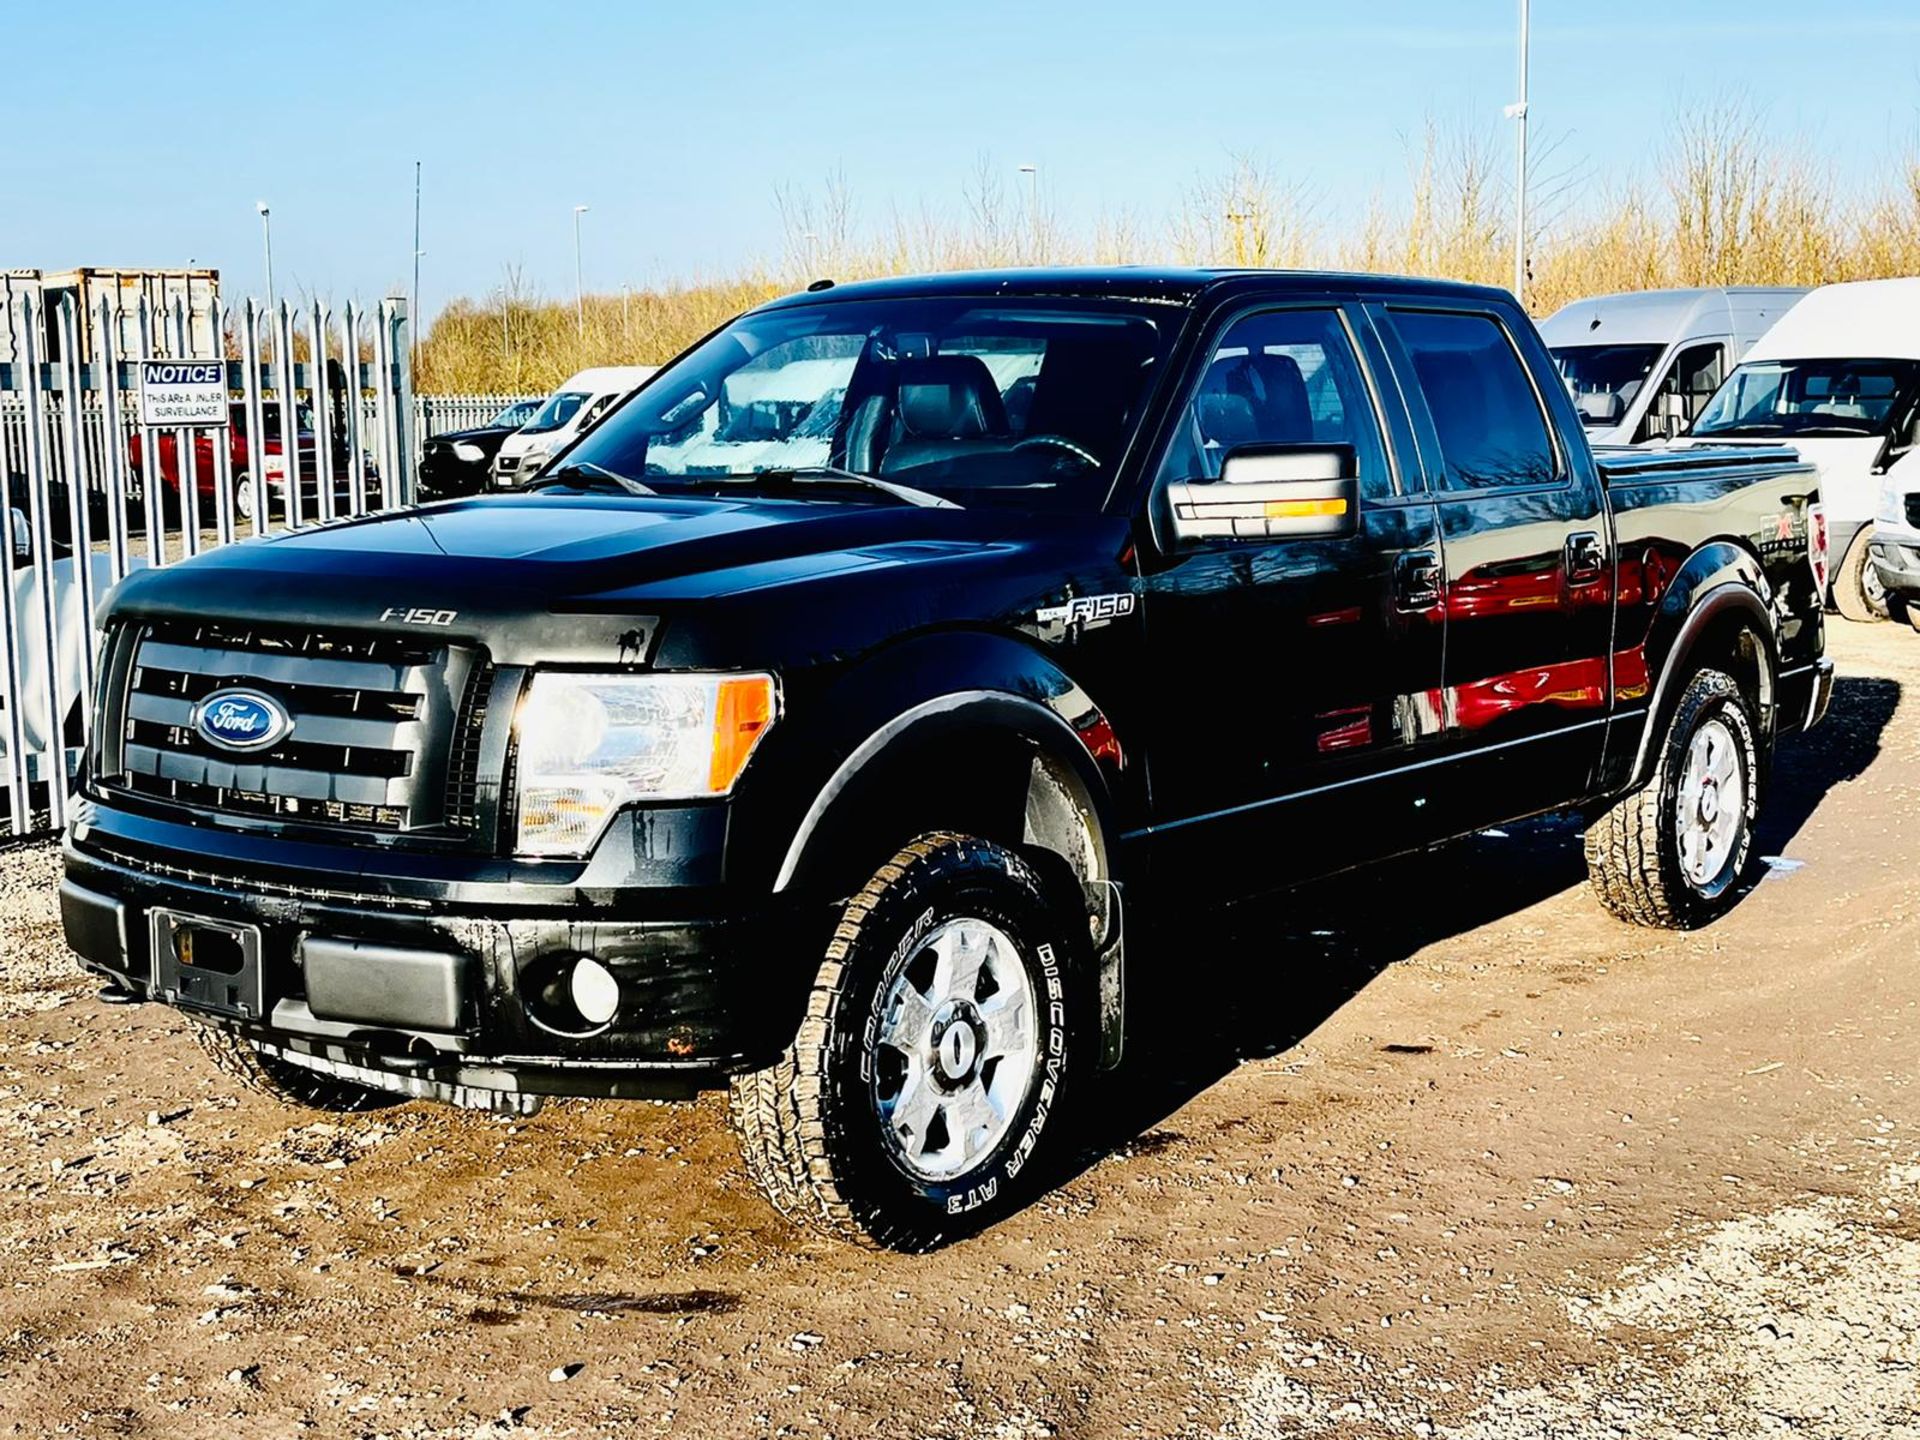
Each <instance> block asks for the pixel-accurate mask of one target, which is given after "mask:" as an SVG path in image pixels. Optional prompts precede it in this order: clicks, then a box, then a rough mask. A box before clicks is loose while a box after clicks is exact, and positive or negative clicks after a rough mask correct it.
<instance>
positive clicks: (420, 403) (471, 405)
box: [413, 395, 546, 440]
mask: <svg viewBox="0 0 1920 1440" xmlns="http://www.w3.org/2000/svg"><path fill="white" fill-rule="evenodd" d="M545 398H546V397H545V396H544V395H416V396H415V397H414V401H413V403H414V411H415V417H416V423H415V426H414V429H415V432H416V433H417V434H418V435H419V436H420V438H421V439H422V440H427V439H431V438H432V437H433V436H435V435H444V434H446V433H447V432H448V431H449V430H472V429H474V428H476V427H477V426H481V425H485V424H487V423H489V422H490V421H491V420H492V419H493V417H494V416H496V415H498V414H499V413H500V412H501V411H502V410H505V409H506V408H507V407H508V406H509V405H520V404H524V403H527V402H529V401H537V400H544V399H545Z"/></svg>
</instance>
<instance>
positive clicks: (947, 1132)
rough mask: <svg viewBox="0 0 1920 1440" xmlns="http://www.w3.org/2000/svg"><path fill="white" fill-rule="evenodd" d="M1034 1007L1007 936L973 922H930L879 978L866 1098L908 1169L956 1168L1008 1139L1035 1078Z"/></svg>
mask: <svg viewBox="0 0 1920 1440" xmlns="http://www.w3.org/2000/svg"><path fill="white" fill-rule="evenodd" d="M1038 1003H1039V1000H1038V997H1037V996H1036V995H1035V993H1034V985H1033V980H1032V978H1031V977H1030V975H1029V973H1028V970H1027V966H1026V964H1025V963H1024V962H1023V961H1022V960H1021V958H1020V953H1019V950H1018V949H1017V947H1016V946H1015V945H1014V943H1013V941H1012V940H1010V939H1009V938H1008V937H1007V935H1006V933H1005V932H1004V931H1002V930H1000V929H999V928H998V927H996V926H994V925H991V924H989V923H988V922H987V921H985V920H976V919H971V918H961V919H955V920H948V921H946V922H945V923H944V924H941V925H938V926H935V927H934V929H933V930H931V931H930V932H928V934H927V936H926V938H925V939H924V940H922V941H921V942H920V945H919V948H918V949H916V950H915V951H914V952H913V954H912V955H911V956H910V957H909V959H908V960H907V962H906V963H905V964H904V965H902V966H900V967H899V969H898V970H897V971H896V972H895V973H894V975H893V977H892V979H891V980H890V981H889V982H887V985H886V989H885V991H884V993H883V995H882V997H881V1001H880V1008H879V1024H878V1025H877V1026H876V1027H875V1029H874V1030H873V1031H872V1032H871V1034H872V1036H873V1038H872V1041H871V1042H870V1043H871V1054H870V1055H869V1059H870V1060H871V1062H872V1076H873V1081H872V1084H873V1103H874V1109H875V1112H876V1113H877V1114H878V1116H879V1118H880V1128H881V1133H882V1134H883V1135H885V1137H886V1141H887V1148H888V1150H889V1152H890V1153H891V1154H892V1156H893V1159H894V1160H895V1162H896V1163H898V1164H899V1165H900V1167H901V1168H902V1169H903V1170H905V1171H906V1172H907V1173H908V1174H910V1175H913V1176H915V1177H917V1178H919V1179H922V1180H950V1179H952V1178H954V1177H955V1176H959V1175H964V1174H965V1173H966V1172H968V1171H969V1170H971V1169H973V1168H974V1167H975V1166H976V1165H978V1164H979V1163H980V1162H981V1161H983V1160H984V1159H986V1157H987V1156H989V1155H991V1154H992V1153H993V1152H994V1151H995V1150H996V1149H997V1148H998V1147H999V1145H1000V1142H1001V1141H1002V1140H1004V1139H1005V1138H1006V1136H1007V1131H1008V1130H1009V1129H1010V1128H1011V1127H1012V1125H1013V1121H1014V1117H1015V1116H1016V1115H1017V1114H1018V1113H1019V1111H1020V1108H1021V1106H1022V1105H1023V1104H1024V1103H1025V1101H1026V1098H1027V1093H1028V1091H1030V1090H1031V1089H1032V1088H1033V1083H1034V1079H1035V1076H1036V1075H1037V1074H1038V1073H1039V1061H1040V1047H1039V1042H1038V1033H1039V1027H1038V1024H1037V1017H1036V1013H1035V1007H1036V1006H1037V1005H1038Z"/></svg>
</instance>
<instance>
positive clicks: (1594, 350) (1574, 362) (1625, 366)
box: [1553, 345, 1666, 425]
mask: <svg viewBox="0 0 1920 1440" xmlns="http://www.w3.org/2000/svg"><path fill="white" fill-rule="evenodd" d="M1665 349H1666V347H1665V346H1664V345H1559V346H1555V347H1554V350H1553V363H1554V366H1555V368H1556V369H1558V370H1559V372H1560V378H1561V379H1562V380H1564V381H1566V382H1567V389H1568V391H1570V392H1571V393H1572V395H1573V403H1574V405H1575V407H1576V408H1578V410H1579V411H1580V423H1581V424H1583V425H1618V424H1619V423H1620V421H1621V420H1622V419H1624V418H1625V416H1626V413H1627V407H1628V406H1630V405H1632V404H1633V397H1634V396H1635V395H1638V394H1639V393H1640V387H1641V386H1642V385H1643V384H1645V383H1646V379H1647V376H1648V375H1650V374H1652V373H1653V367H1654V364H1655V363H1656V362H1657V361H1658V360H1659V359H1660V355H1661V352H1662V351H1664V350H1665Z"/></svg>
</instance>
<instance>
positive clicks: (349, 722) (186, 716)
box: [127, 690, 426, 750]
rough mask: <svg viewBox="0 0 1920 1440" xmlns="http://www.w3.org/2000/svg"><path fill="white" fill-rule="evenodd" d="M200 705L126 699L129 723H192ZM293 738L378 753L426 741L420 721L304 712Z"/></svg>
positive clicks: (139, 696)
mask: <svg viewBox="0 0 1920 1440" xmlns="http://www.w3.org/2000/svg"><path fill="white" fill-rule="evenodd" d="M197 708H198V707H197V705H196V704H195V702H194V701H192V700H182V699H179V698H177V697H175V696H172V695H153V694H149V693H147V692H146V691H142V690H136V691H134V692H133V693H132V694H131V695H129V696H128V697H127V718H128V719H129V720H150V721H152V722H153V723H154V724H156V725H178V726H180V727H181V728H182V729H185V728H187V727H189V726H191V725H192V724H193V713H194V711H195V709H197ZM292 738H293V739H295V740H302V741H310V742H312V743H314V744H317V745H347V746H354V747H360V746H364V747H366V748H368V749H375V750H418V749H419V748H420V745H421V743H422V742H423V741H424V740H425V739H426V735H425V733H424V732H423V730H422V727H421V725H420V722H419V721H417V720H372V719H361V718H359V717H356V716H347V715H313V714H307V713H302V714H301V715H300V718H299V721H298V723H297V724H296V725H295V726H294V731H293V735H292Z"/></svg>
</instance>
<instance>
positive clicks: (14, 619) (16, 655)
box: [0, 300, 33, 835]
mask: <svg viewBox="0 0 1920 1440" xmlns="http://www.w3.org/2000/svg"><path fill="white" fill-rule="evenodd" d="M5 303H6V305H7V307H8V309H12V308H13V302H12V301H11V300H9V301H6V302H5ZM9 318H11V317H9ZM25 329H26V319H25V318H23V320H22V323H21V325H20V328H19V329H18V330H16V331H15V332H14V333H15V334H20V333H23V332H24V331H25ZM6 441H7V431H6V429H5V428H0V491H4V494H0V514H4V521H5V523H4V527H0V528H3V529H4V534H0V707H4V709H3V710H0V724H4V725H5V727H6V728H5V730H4V731H0V745H4V746H5V748H6V756H5V760H6V770H5V771H4V773H0V779H4V780H5V781H6V785H7V828H8V830H9V831H10V832H11V833H13V834H15V835H24V834H26V833H27V822H28V820H29V818H30V814H29V812H30V811H31V810H32V808H33V806H32V800H31V797H30V795H29V793H28V788H27V717H26V716H25V715H24V714H22V713H21V709H20V703H21V700H22V699H23V698H24V696H25V694H26V683H25V675H24V671H25V668H26V666H25V659H26V655H25V649H24V644H25V640H24V637H23V636H22V635H21V633H20V632H21V616H20V613H19V609H20V607H19V605H18V603H17V602H16V600H15V596H14V586H15V573H16V572H15V566H14V559H13V541H14V534H13V499H14V496H13V487H12V486H11V485H9V484H7V482H6V478H5V477H6V476H8V475H9V474H11V473H12V467H11V466H10V464H9V463H8V459H7V455H8V450H9V449H10V447H9V446H8V444H7V443H6ZM20 498H21V499H22V500H23V501H24V500H25V499H26V497H25V496H22V497H20ZM29 526H31V522H29ZM28 535H29V538H30V537H31V535H32V531H31V528H29V531H28Z"/></svg>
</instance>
